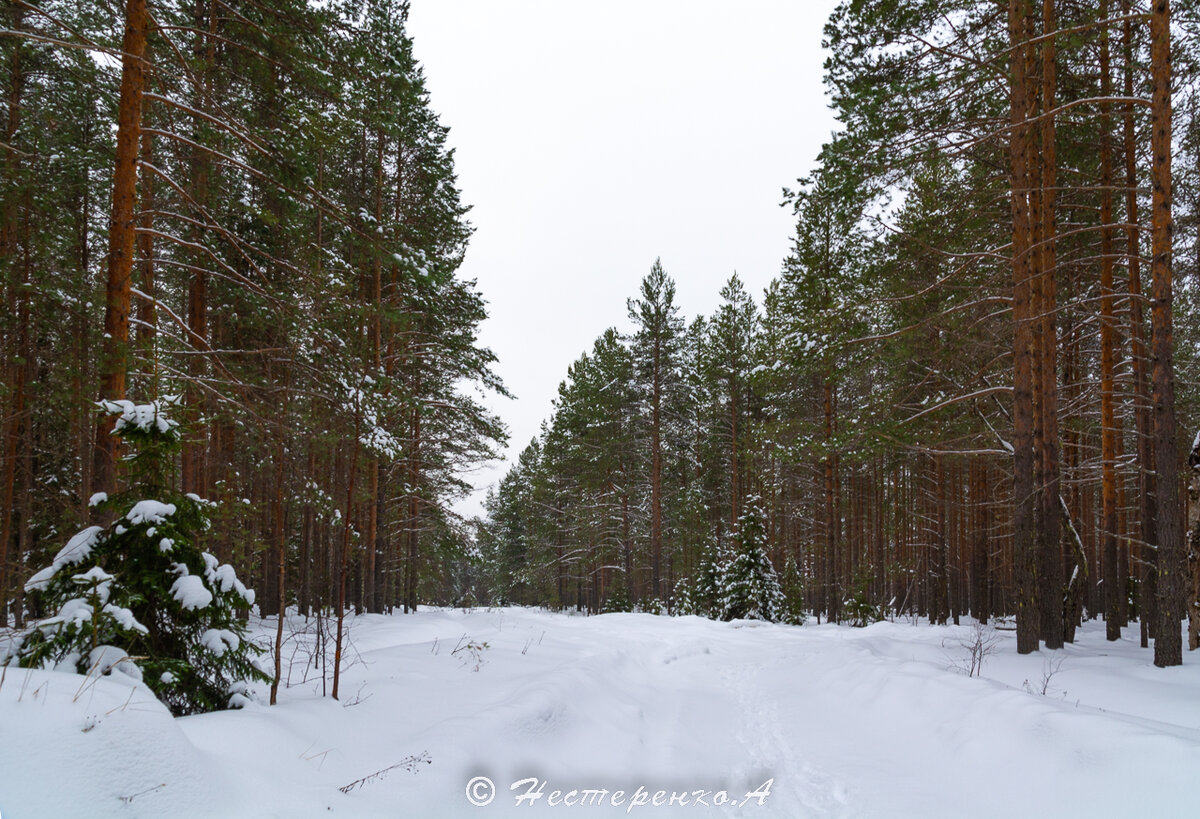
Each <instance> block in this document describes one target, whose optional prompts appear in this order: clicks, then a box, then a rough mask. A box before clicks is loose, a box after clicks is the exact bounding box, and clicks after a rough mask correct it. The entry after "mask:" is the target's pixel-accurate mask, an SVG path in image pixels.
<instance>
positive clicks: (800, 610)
mask: <svg viewBox="0 0 1200 819" xmlns="http://www.w3.org/2000/svg"><path fill="white" fill-rule="evenodd" d="M779 586H780V588H781V589H782V590H783V611H782V612H781V614H780V616H779V620H780V622H783V623H789V624H791V625H793V626H799V625H803V624H804V620H805V618H806V615H805V613H804V580H803V579H802V578H801V577H800V569H799V567H798V566H797V565H796V558H795V557H794V556H792V555H788V559H787V562H786V563H784V564H783V576H782V577H780V578H779Z"/></svg>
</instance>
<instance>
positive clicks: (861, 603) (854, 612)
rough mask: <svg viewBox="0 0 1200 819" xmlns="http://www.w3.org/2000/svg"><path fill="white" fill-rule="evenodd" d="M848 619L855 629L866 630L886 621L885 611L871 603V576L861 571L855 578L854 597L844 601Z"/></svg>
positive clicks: (843, 604)
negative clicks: (873, 624) (872, 625)
mask: <svg viewBox="0 0 1200 819" xmlns="http://www.w3.org/2000/svg"><path fill="white" fill-rule="evenodd" d="M842 606H843V608H844V609H845V612H846V619H847V620H849V621H850V625H852V626H854V627H855V628H866V627H867V626H869V625H871V624H872V623H879V622H882V621H883V620H884V613H883V609H882V608H880V607H879V606H876V605H875V604H874V603H872V602H871V575H870V574H869V573H868V572H865V571H859V572H858V573H857V574H856V575H855V577H854V596H853V597H851V598H850V599H848V600H844V601H842Z"/></svg>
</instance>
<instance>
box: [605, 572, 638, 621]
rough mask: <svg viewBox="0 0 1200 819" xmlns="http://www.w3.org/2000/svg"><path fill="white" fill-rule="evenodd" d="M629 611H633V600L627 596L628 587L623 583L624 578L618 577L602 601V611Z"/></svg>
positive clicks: (613, 612) (610, 612) (607, 612)
mask: <svg viewBox="0 0 1200 819" xmlns="http://www.w3.org/2000/svg"><path fill="white" fill-rule="evenodd" d="M629 611H633V600H632V599H631V598H630V596H629V587H628V586H626V585H625V578H624V577H619V578H618V579H617V581H616V582H615V583H613V585H612V588H611V590H610V591H609V593H608V597H607V598H606V599H605V601H604V613H605V614H615V613H619V612H629Z"/></svg>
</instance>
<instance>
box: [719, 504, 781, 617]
mask: <svg viewBox="0 0 1200 819" xmlns="http://www.w3.org/2000/svg"><path fill="white" fill-rule="evenodd" d="M766 546H767V533H766V529H765V527H764V526H763V514H762V511H761V510H760V508H759V505H758V499H757V498H751V499H750V500H749V501H747V504H746V511H745V512H744V513H743V514H742V516H741V518H740V519H739V520H738V534H737V550H736V551H735V552H734V555H733V560H732V561H730V563H729V565H728V566H727V567H726V568H725V571H724V573H723V575H724V576H723V578H722V584H721V598H720V619H722V620H766V621H768V622H772V623H773V622H775V621H777V620H779V619H781V617H782V615H783V609H784V606H783V602H784V599H783V592H782V591H781V590H780V588H779V578H778V577H777V576H776V574H775V567H774V566H772V565H771V559H770V558H769V557H768V556H767V550H766Z"/></svg>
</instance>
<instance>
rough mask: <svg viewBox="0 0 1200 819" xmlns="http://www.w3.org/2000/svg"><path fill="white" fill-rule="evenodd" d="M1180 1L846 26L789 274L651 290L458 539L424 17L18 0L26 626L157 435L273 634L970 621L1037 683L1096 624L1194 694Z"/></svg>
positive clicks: (1, 531) (463, 357)
mask: <svg viewBox="0 0 1200 819" xmlns="http://www.w3.org/2000/svg"><path fill="white" fill-rule="evenodd" d="M1196 11H1197V9H1196V8H1194V4H1192V3H1186V2H1179V3H1177V4H1176V8H1175V10H1174V12H1173V13H1172V10H1171V8H1170V7H1169V5H1168V3H1167V2H1166V0H1155V2H1153V3H1152V4H1149V5H1148V4H1145V3H1138V2H1134V1H1133V0H1100V2H1099V3H1098V4H1096V3H1073V2H1063V1H1062V0H1059V2H1055V0H1044V2H1042V3H1040V4H1035V3H1033V2H1032V1H1031V0H1009V2H1008V3H1007V4H1004V3H995V2H972V1H971V0H960V1H959V2H952V3H946V2H944V1H942V0H939V2H932V0H875V2H865V1H860V0H847V2H843V3H842V4H841V5H840V6H839V7H838V8H837V10H836V12H835V13H834V15H833V17H832V18H831V19H830V20H829V22H828V24H827V26H826V28H825V35H824V39H825V46H826V48H827V54H828V58H827V63H826V77H825V82H826V85H827V88H828V91H829V94H830V97H831V100H832V104H833V106H834V109H835V111H836V114H837V117H838V119H839V121H840V123H841V127H840V129H839V130H838V131H837V133H836V134H835V135H834V136H833V137H832V138H831V140H830V141H829V142H828V143H827V144H826V146H825V148H824V150H823V151H822V153H821V155H820V157H819V161H818V163H817V165H816V169H815V171H814V172H813V173H812V174H811V175H809V176H808V177H806V178H804V179H801V180H799V184H798V185H797V186H795V188H794V189H791V190H785V191H784V200H785V201H784V205H785V206H786V207H790V208H791V209H792V211H793V212H794V214H795V223H796V229H795V236H794V241H793V249H792V252H791V254H790V255H789V256H788V257H787V258H786V259H784V260H783V261H782V265H781V268H780V271H779V273H778V275H777V277H776V278H775V279H774V281H773V282H772V283H771V285H770V286H769V287H768V288H767V289H766V292H765V293H762V294H755V293H752V292H750V291H749V290H748V289H747V288H746V286H745V285H744V284H743V283H742V281H741V279H739V277H738V275H737V274H736V273H733V274H732V275H731V276H730V278H729V280H728V283H727V284H726V285H725V287H724V288H723V289H722V290H721V293H720V296H721V300H722V301H721V306H720V307H719V309H718V310H717V311H716V312H715V313H714V314H713V315H711V316H699V317H695V318H692V319H690V320H689V319H688V318H687V317H685V316H684V314H683V307H682V306H681V305H680V304H678V303H677V302H676V289H675V280H674V278H673V276H683V277H685V276H687V271H686V270H670V271H668V269H667V268H669V266H670V265H669V260H667V265H666V267H664V264H663V262H662V261H661V260H660V261H654V262H653V264H650V262H651V260H647V262H648V268H649V270H648V272H647V274H646V276H645V279H644V280H643V282H642V285H641V288H640V290H639V291H638V292H637V293H634V294H632V295H631V297H630V298H629V300H628V310H627V315H626V316H623V317H622V316H614V317H613V320H614V322H616V323H617V324H616V325H615V326H614V327H613V328H611V329H609V330H607V331H605V332H604V333H603V334H602V335H601V336H600V338H598V339H597V340H596V342H595V344H594V346H593V348H592V349H591V350H589V351H586V352H584V353H583V354H582V355H581V356H580V357H579V359H578V360H577V361H576V362H575V363H574V364H573V365H572V366H571V368H570V370H569V371H568V372H567V374H566V377H565V379H564V380H563V382H562V384H561V386H560V388H559V394H558V398H557V400H556V402H555V405H554V409H553V415H552V416H551V417H550V418H549V419H548V420H547V421H546V422H545V424H544V426H543V431H542V433H541V435H539V436H538V437H537V438H536V439H535V440H533V441H532V442H530V443H529V445H528V446H527V447H526V448H525V449H524V450H523V451H521V453H520V455H519V457H518V458H517V459H516V460H515V462H514V463H513V465H512V467H511V469H510V471H509V472H508V474H507V476H506V477H505V478H504V479H503V480H502V481H501V482H500V484H499V485H498V486H497V487H496V488H495V489H494V490H493V491H492V492H491V493H490V494H489V496H488V499H487V504H486V506H487V517H486V519H482V520H474V521H465V520H463V519H462V518H461V517H460V516H459V515H457V514H455V513H454V512H453V511H452V505H453V503H454V502H455V500H456V499H459V498H461V497H462V496H463V495H464V494H465V493H466V492H467V491H468V489H469V485H468V483H467V482H466V480H465V478H464V475H466V474H467V470H468V469H469V468H470V467H471V466H473V465H476V464H479V463H482V462H484V461H487V460H489V459H492V458H495V457H497V455H498V453H499V452H500V448H501V447H502V446H503V445H504V444H505V443H506V432H505V428H504V425H503V424H502V422H501V421H500V419H499V417H498V415H497V414H496V413H495V412H494V411H493V410H491V409H489V408H488V406H487V403H486V402H487V396H488V395H492V396H499V397H504V396H507V393H506V390H505V388H504V385H503V384H502V383H501V381H500V380H499V378H498V377H497V376H496V375H495V373H494V370H493V365H494V363H495V359H494V356H493V355H492V354H491V353H490V352H489V351H488V350H487V349H485V348H483V347H482V346H481V344H480V343H479V342H478V329H479V325H480V323H481V322H482V321H483V320H484V319H485V318H486V309H485V301H484V298H483V295H482V294H481V293H480V292H479V291H478V290H477V288H476V286H475V283H474V282H473V281H469V280H464V279H463V278H462V277H461V276H460V275H459V274H458V269H459V267H460V265H461V263H462V260H463V258H464V254H465V252H466V248H467V244H468V241H469V239H470V236H471V232H472V227H471V224H470V222H469V221H468V219H467V213H468V207H467V206H466V205H465V204H464V202H463V201H462V198H461V197H460V191H459V189H458V185H457V181H456V177H455V170H454V155H453V150H452V149H451V147H450V145H449V143H448V139H447V129H446V128H445V127H444V126H443V125H442V124H441V123H440V122H439V120H438V117H437V115H436V113H435V112H434V110H433V108H432V107H431V102H430V98H429V94H428V92H427V90H426V87H425V81H424V77H423V74H422V70H421V68H420V66H419V65H418V63H417V62H416V60H415V58H414V56H413V47H412V40H411V38H410V37H409V35H408V34H407V32H406V30H405V25H406V17H407V13H408V6H407V3H406V2H405V0H337V2H329V3H310V2H305V0H271V2H229V1H228V0H198V1H197V2H160V1H159V0H154V1H153V2H151V1H150V0H127V2H125V3H124V4H120V3H108V2H102V3H78V2H60V1H59V0H48V2H42V3H36V4H35V3H28V2H24V0H5V2H4V4H3V28H2V29H0V42H2V43H3V46H4V47H3V51H2V55H0V56H2V60H3V65H2V66H0V78H2V81H3V89H4V90H3V94H2V95H0V96H2V98H3V101H4V102H3V105H4V117H3V120H2V122H3V129H4V135H3V138H2V139H0V148H2V150H3V153H4V160H3V163H4V164H3V179H2V187H0V285H2V287H3V291H4V300H5V310H4V315H5V320H4V321H3V322H2V323H0V349H2V351H3V356H2V358H3V365H4V366H3V373H2V382H0V402H2V403H0V407H2V410H0V422H2V423H0V427H2V429H0V433H2V434H0V512H2V514H0V602H2V603H3V605H0V627H3V626H10V625H11V626H14V627H17V628H20V627H23V626H25V625H26V624H27V623H30V622H36V621H37V620H38V618H40V617H44V616H46V615H47V614H48V613H51V612H48V611H46V610H45V605H44V602H45V601H43V600H42V599H41V597H42V596H41V594H40V592H42V591H43V590H44V588H43V587H44V583H41V581H38V580H36V579H35V580H34V582H30V581H31V578H35V577H38V575H35V573H36V572H37V570H38V569H39V567H42V566H46V565H49V564H51V563H52V562H53V564H54V565H55V566H56V567H57V566H58V565H59V564H60V563H61V562H62V553H61V552H60V550H61V549H62V548H63V544H64V543H68V542H75V541H71V538H72V535H74V534H76V533H81V530H82V532H84V533H86V532H88V531H91V530H89V529H84V528H83V527H87V526H89V525H92V526H100V527H103V526H109V525H111V524H112V523H113V519H112V514H113V509H112V508H110V507H109V506H106V504H108V503H109V499H110V496H112V497H114V498H115V497H117V496H118V495H121V494H122V493H123V494H124V495H126V496H128V495H129V493H134V494H136V492H137V491H139V487H140V486H141V485H142V484H139V480H142V477H139V476H143V477H144V475H145V474H147V473H146V472H145V470H144V469H143V468H142V467H139V466H138V464H139V459H140V458H142V457H143V455H144V454H145V453H144V452H142V451H141V450H138V449H137V447H136V446H131V445H130V443H129V442H128V441H126V440H125V439H126V437H128V435H127V434H122V426H121V425H122V424H125V425H131V424H134V421H133V420H131V419H134V418H135V417H137V413H138V412H140V411H142V410H141V409H139V408H143V409H144V408H146V407H150V408H160V409H162V411H163V417H164V418H166V417H167V415H169V416H170V419H171V420H170V428H169V429H168V428H167V426H166V425H165V424H164V426H163V427H162V431H164V433H165V434H166V437H167V439H170V440H165V441H164V442H160V443H162V446H161V447H160V448H159V449H153V452H154V453H157V455H156V457H158V458H159V463H158V464H157V465H156V466H154V467H153V469H152V470H151V472H152V473H153V475H154V476H155V477H154V481H155V483H154V486H155V487H156V488H157V489H159V490H162V491H168V489H169V491H170V492H173V493H175V494H176V495H178V496H179V497H181V498H190V499H192V502H196V503H202V504H203V507H202V510H206V511H204V513H203V517H205V518H207V522H206V523H203V524H201V523H199V522H197V526H198V527H199V528H198V529H197V530H196V531H191V530H189V534H188V535H187V536H188V537H189V538H194V539H196V540H197V541H198V542H199V541H202V542H203V545H204V547H205V548H206V549H209V550H210V551H211V552H212V553H213V555H215V557H214V558H213V559H214V560H216V561H219V562H220V564H222V565H226V564H227V565H229V566H231V567H236V569H237V571H239V572H240V573H241V575H242V577H243V578H244V579H245V581H246V585H247V586H253V587H254V588H255V589H256V590H257V592H258V593H257V597H256V598H255V597H254V595H248V597H244V598H239V599H240V600H241V605H242V606H243V607H244V606H246V605H248V604H249V603H250V602H251V601H252V602H253V603H254V605H256V606H257V608H258V613H259V614H260V615H262V616H270V615H273V614H275V613H277V612H279V611H281V609H283V608H285V607H289V606H295V607H296V608H297V611H298V612H299V613H300V614H302V615H309V614H313V613H324V614H326V615H333V616H335V617H337V618H338V619H339V628H340V617H341V614H342V613H343V612H345V611H347V610H350V609H354V610H357V611H360V612H362V611H366V612H382V611H393V610H397V609H399V610H402V611H404V612H410V611H414V610H415V609H416V608H417V606H418V605H420V604H431V603H432V604H443V605H446V604H452V605H473V604H507V603H515V604H523V605H540V606H546V607H549V608H552V609H565V608H574V609H576V610H580V611H585V612H589V613H598V612H603V611H619V610H630V609H633V608H638V609H640V610H643V611H653V612H663V613H672V614H678V613H699V614H706V615H709V616H712V617H714V618H718V619H731V618H745V617H750V618H759V619H766V620H780V621H788V622H800V621H801V620H803V619H804V618H805V617H806V616H815V617H816V618H817V619H818V620H822V619H827V620H833V621H837V622H842V621H848V622H854V623H859V624H866V623H869V622H871V621H874V620H879V619H883V618H886V617H888V616H898V615H907V616H920V617H927V618H928V619H929V620H931V621H932V622H935V623H945V622H947V621H949V620H953V621H954V622H956V623H957V622H958V620H959V618H960V616H962V615H970V616H972V617H974V618H976V619H977V620H979V621H987V620H989V619H991V618H1001V619H1004V620H1011V621H1012V622H1013V623H1015V628H1016V630H1017V637H1018V644H1019V648H1020V651H1021V652H1022V653H1025V652H1029V651H1034V650H1037V648H1038V647H1039V645H1041V644H1043V643H1044V644H1045V645H1046V646H1047V647H1049V648H1057V647H1060V646H1062V645H1063V643H1064V642H1070V641H1072V640H1073V639H1074V635H1075V631H1076V628H1077V627H1078V625H1079V624H1080V623H1081V622H1082V621H1083V620H1085V619H1094V618H1103V620H1104V621H1105V623H1106V627H1107V630H1108V636H1109V638H1110V639H1117V638H1119V637H1120V636H1121V634H1122V630H1123V629H1126V628H1134V629H1136V630H1138V631H1139V637H1140V640H1141V643H1142V645H1143V646H1149V645H1150V643H1151V642H1152V641H1153V644H1154V658H1155V662H1156V663H1157V664H1159V665H1175V664H1179V663H1180V662H1181V657H1182V645H1181V641H1180V640H1179V639H1177V636H1178V635H1176V631H1177V626H1178V625H1179V623H1180V622H1181V621H1182V620H1183V619H1184V618H1185V616H1186V615H1187V614H1188V613H1189V612H1190V613H1191V615H1192V616H1193V618H1196V621H1197V623H1198V624H1200V609H1198V608H1197V607H1196V604H1195V601H1196V598H1197V592H1198V585H1197V583H1198V581H1197V578H1200V572H1198V570H1197V568H1196V566H1197V562H1196V561H1195V559H1194V554H1195V551H1196V550H1195V549H1194V548H1192V546H1191V541H1192V538H1193V537H1194V536H1198V535H1200V527H1197V526H1196V514H1195V513H1197V512H1200V504H1197V502H1196V497H1195V494H1196V489H1195V488H1194V487H1192V486H1191V485H1190V484H1189V474H1190V470H1189V469H1188V467H1187V464H1189V463H1192V462H1193V460H1194V459H1190V458H1189V452H1190V451H1191V448H1192V445H1191V441H1192V431H1193V430H1194V429H1195V428H1196V426H1197V425H1198V424H1200V394H1198V392H1197V365H1198V360H1200V355H1198V350H1200V347H1198V345H1200V323H1198V322H1200V306H1198V304H1197V286H1198V282H1200V171H1198V170H1197V169H1198V168H1200V107H1198V104H1197V99H1198V97H1197V80H1198V79H1200V62H1198V58H1200V48H1198V46H1200V37H1198V36H1197V35H1198V32H1197V30H1196V28H1195V26H1196V25H1197V22H1198V20H1197V18H1196ZM797 164H798V165H800V164H802V158H798V159H797ZM731 272H732V271H731ZM154 411H155V412H157V411H158V410H157V409H155V410H154ZM122 412H124V415H122ZM137 423H138V424H140V423H141V422H140V421H139V422H137ZM176 423H177V424H178V433H176V432H174V430H175V429H176V427H175V424H176ZM138 429H140V430H141V431H142V432H143V433H145V432H146V430H147V429H149V427H144V426H138ZM176 435H177V437H178V440H177V441H176V440H174V436H176ZM135 438H136V435H135ZM176 443H177V444H178V446H177V451H176V447H174V444H176ZM168 445H170V446H168ZM153 446H154V447H158V446H159V444H158V443H154V444H153ZM181 502H182V501H181ZM131 514H132V513H131ZM197 520H199V519H197ZM118 530H119V531H118ZM97 531H98V530H97ZM113 531H114V532H115V535H114V536H123V535H124V530H123V529H121V527H120V526H117V529H116V530H113ZM153 535H154V531H153V530H151V531H150V536H153ZM56 554H58V555H59V557H58V558H55V555H56ZM195 559H196V560H200V558H199V557H196V558H195ZM1189 561H1191V562H1190V563H1189ZM180 565H182V564H180ZM197 565H200V564H197ZM213 565H214V566H216V565H217V564H216V563H214V564H213ZM183 573H184V574H186V570H185V571H184V572H183ZM80 577H82V575H80ZM99 577H100V575H96V576H93V578H92V580H93V582H96V583H100V584H101V585H102V584H103V583H106V582H108V581H105V580H103V579H99V580H97V578H99ZM80 582H83V581H80ZM98 588H99V587H98V586H97V587H96V589H98ZM227 590H228V589H226V591H227ZM94 591H95V590H94ZM97 593H98V592H97ZM230 605H234V604H230ZM279 622H280V623H282V619H280V621H279ZM1131 624H1132V625H1131ZM280 628H281V629H282V626H281V627H280ZM1197 639H1200V633H1198V631H1197V630H1196V629H1193V630H1192V643H1193V645H1192V647H1193V648H1194V647H1196V642H1197ZM340 648H341V638H340V635H339V638H338V649H339V651H340ZM276 659H277V660H278V658H276ZM335 670H336V669H335ZM278 673H279V671H278V666H277V667H276V674H277V675H278ZM335 692H336V685H335Z"/></svg>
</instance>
